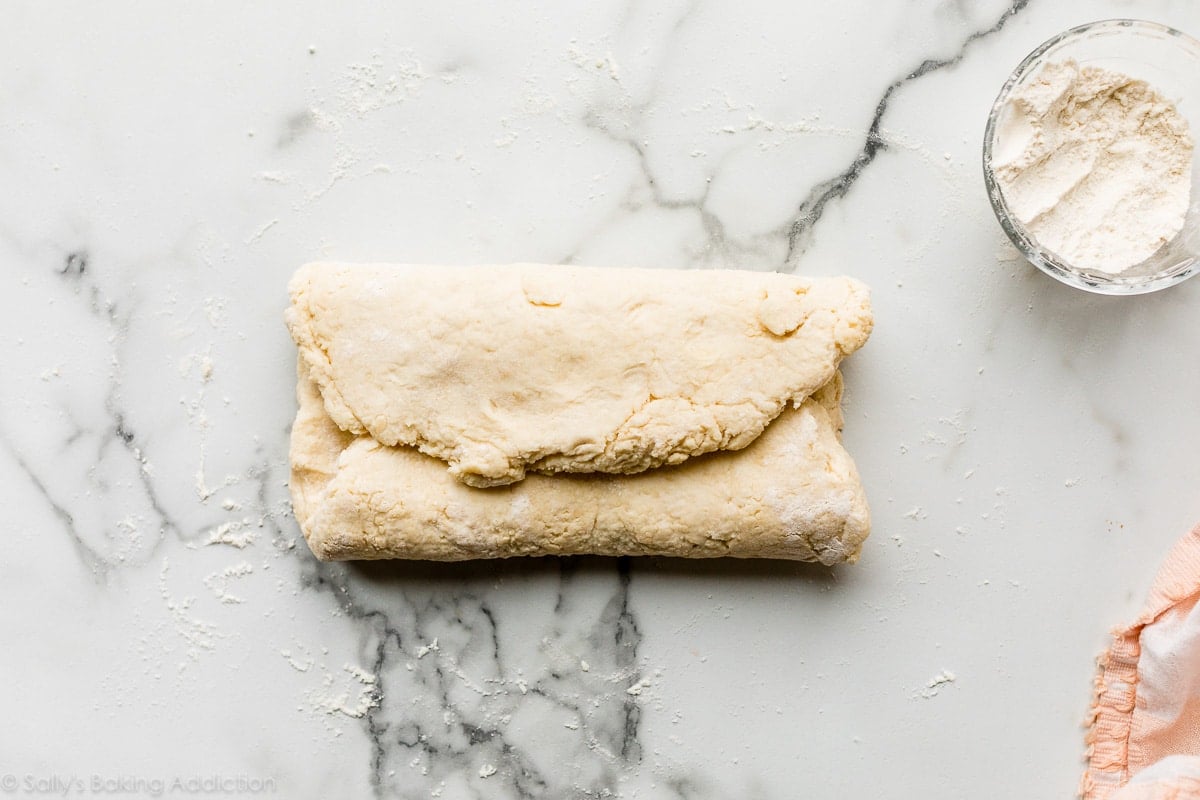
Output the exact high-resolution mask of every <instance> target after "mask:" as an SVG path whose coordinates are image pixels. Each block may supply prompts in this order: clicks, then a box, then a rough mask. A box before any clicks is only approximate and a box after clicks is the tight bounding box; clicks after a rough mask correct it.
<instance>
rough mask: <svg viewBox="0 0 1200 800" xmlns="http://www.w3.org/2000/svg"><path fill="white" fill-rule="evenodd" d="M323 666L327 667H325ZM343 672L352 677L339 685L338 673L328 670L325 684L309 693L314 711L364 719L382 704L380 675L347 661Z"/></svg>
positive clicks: (324, 679) (323, 682)
mask: <svg viewBox="0 0 1200 800" xmlns="http://www.w3.org/2000/svg"><path fill="white" fill-rule="evenodd" d="M322 670H323V671H325V669H324V667H322ZM342 672H344V673H345V674H347V675H349V676H350V680H348V681H343V683H342V685H340V686H335V683H336V682H337V681H336V678H335V676H334V675H333V674H332V673H330V672H328V671H325V676H324V678H323V679H322V681H321V688H320V689H315V690H313V691H311V692H309V693H308V700H309V703H310V705H311V707H312V709H313V710H314V711H318V712H321V713H324V714H328V715H333V714H342V715H344V716H347V717H353V718H354V719H361V718H363V717H365V716H366V715H367V713H368V712H369V711H370V710H371V709H373V708H375V707H376V706H378V705H379V701H380V694H379V688H378V686H377V683H378V678H377V676H376V675H375V674H374V673H371V672H368V671H366V670H364V669H362V668H361V667H356V666H354V665H352V664H345V665H343V666H342ZM354 695H356V696H354Z"/></svg>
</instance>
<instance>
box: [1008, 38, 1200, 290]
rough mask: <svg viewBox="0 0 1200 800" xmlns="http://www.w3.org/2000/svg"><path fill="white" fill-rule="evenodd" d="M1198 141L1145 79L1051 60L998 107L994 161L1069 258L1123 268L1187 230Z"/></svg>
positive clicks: (1037, 225) (1047, 239)
mask: <svg viewBox="0 0 1200 800" xmlns="http://www.w3.org/2000/svg"><path fill="white" fill-rule="evenodd" d="M1192 151H1193V142H1192V137H1191V134H1190V132H1189V131H1188V124H1187V120H1186V119H1185V118H1184V117H1183V116H1182V115H1181V114H1180V113H1179V111H1178V109H1176V107H1175V104H1174V103H1172V102H1171V101H1170V100H1169V99H1167V98H1166V97H1164V96H1163V95H1161V94H1160V93H1159V92H1158V91H1157V90H1156V89H1154V88H1153V87H1152V86H1150V85H1149V84H1147V83H1146V82H1145V81H1141V80H1137V79H1135V78H1132V77H1130V76H1128V75H1123V74H1121V73H1119V72H1113V71H1110V70H1106V69H1102V68H1100V67H1092V66H1089V67H1081V66H1080V65H1079V64H1078V63H1076V62H1075V61H1073V60H1068V61H1062V62H1058V63H1051V64H1047V65H1046V66H1044V67H1042V69H1041V71H1040V72H1039V73H1038V74H1037V75H1035V76H1034V77H1033V78H1031V79H1030V80H1029V81H1027V82H1026V83H1025V84H1024V85H1023V86H1019V87H1017V88H1016V89H1015V90H1014V91H1013V93H1012V96H1011V97H1010V98H1009V100H1008V103H1007V105H1006V107H1005V109H1004V111H1003V113H1002V116H1001V120H1000V127H999V129H998V131H997V137H996V147H995V150H994V153H993V168H994V170H995V174H996V179H997V182H998V183H999V185H1000V189H1001V192H1002V194H1003V195H1004V200H1005V202H1006V203H1007V205H1008V207H1009V210H1010V211H1011V212H1012V213H1013V215H1014V216H1015V217H1016V218H1017V219H1019V220H1020V221H1021V222H1022V223H1023V224H1025V225H1026V226H1027V227H1028V229H1029V231H1030V232H1031V233H1032V234H1033V235H1034V236H1035V237H1036V238H1037V240H1038V242H1039V243H1040V244H1041V245H1043V246H1044V247H1046V248H1047V249H1049V250H1051V251H1052V252H1054V253H1056V254H1058V255H1059V256H1061V257H1062V258H1063V259H1064V260H1066V261H1067V262H1068V263H1070V264H1071V265H1073V266H1075V267H1078V268H1081V269H1085V270H1091V271H1095V272H1101V273H1107V274H1119V273H1121V272H1124V271H1125V270H1127V269H1129V268H1130V267H1133V266H1135V265H1137V264H1140V263H1141V262H1143V261H1145V260H1146V259H1147V258H1149V257H1150V256H1152V255H1154V253H1155V252H1157V251H1158V250H1159V248H1161V247H1162V246H1163V245H1165V244H1167V243H1168V242H1170V241H1171V240H1172V239H1174V238H1175V236H1176V235H1178V233H1179V232H1180V230H1182V228H1183V224H1184V217H1185V215H1186V213H1187V209H1188V204H1189V202H1190V196H1191V174H1192Z"/></svg>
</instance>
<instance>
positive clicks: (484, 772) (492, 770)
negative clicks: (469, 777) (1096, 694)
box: [479, 764, 496, 778]
mask: <svg viewBox="0 0 1200 800" xmlns="http://www.w3.org/2000/svg"><path fill="white" fill-rule="evenodd" d="M495 774H496V767H495V766H494V765H492V764H484V765H483V766H482V767H480V768H479V777H481V778H490V777H492V776H493V775H495Z"/></svg>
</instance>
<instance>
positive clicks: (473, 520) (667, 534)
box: [291, 359, 870, 564]
mask: <svg viewBox="0 0 1200 800" xmlns="http://www.w3.org/2000/svg"><path fill="white" fill-rule="evenodd" d="M299 378H300V380H299V392H298V394H299V401H300V410H299V412H298V414H297V416H296V421H295V424H294V426H293V428H292V445H291V460H292V479H291V489H292V498H293V506H294V509H295V513H296V519H297V520H298V521H299V523H300V526H301V528H302V530H303V532H304V536H305V538H306V539H307V540H308V544H309V546H310V547H311V548H312V551H313V552H314V553H315V554H316V555H317V557H318V558H321V559H323V560H344V559H380V558H411V559H428V560H437V561H460V560H466V559H476V558H502V557H507V556H532V555H567V554H573V553H592V554H599V555H669V556H684V557H691V558H708V557H716V556H734V557H740V558H787V559H797V560H802V561H820V562H821V563H823V564H835V563H839V562H843V561H848V562H853V561H856V560H857V559H858V554H859V550H860V549H861V546H862V543H863V540H864V539H866V537H867V533H868V531H869V524H870V523H869V514H868V510H867V503H866V498H865V496H864V494H863V490H862V487H861V485H860V484H859V481H858V475H857V473H856V471H855V468H854V463H853V461H852V460H851V459H850V456H849V455H848V454H847V453H846V451H845V450H844V449H843V448H842V446H841V444H840V442H839V438H838V432H839V430H840V428H841V422H842V417H841V411H840V408H839V406H838V402H839V400H840V396H841V378H840V374H838V373H834V374H833V376H831V379H830V381H829V382H828V383H827V384H826V386H824V387H823V388H821V389H820V390H819V391H818V392H817V393H816V394H815V395H813V396H812V397H810V398H808V399H807V400H805V401H803V402H802V403H801V404H800V405H799V407H798V408H794V409H788V410H785V411H784V412H783V413H782V414H781V415H780V416H779V418H778V419H776V420H775V421H774V422H773V423H772V424H771V425H769V426H768V427H767V429H766V431H765V432H764V433H763V434H762V435H761V436H759V437H758V438H757V439H755V440H754V441H753V442H752V443H751V444H750V445H749V446H747V447H746V448H744V449H742V450H737V451H730V452H720V453H711V454H709V455H705V456H700V457H697V458H691V459H688V460H687V461H686V462H685V463H683V464H680V465H677V466H669V467H662V468H659V469H655V470H651V471H647V472H642V473H640V474H637V475H629V476H614V475H605V474H592V475H541V474H531V475H529V476H528V477H526V478H525V479H524V480H523V481H521V482H519V483H514V484H511V485H508V486H501V487H493V488H475V487H471V486H467V485H464V484H463V483H462V482H460V481H458V480H456V479H455V478H454V477H453V476H452V475H451V474H450V473H449V472H448V471H447V470H446V466H445V464H444V462H442V461H439V460H437V459H435V458H433V457H431V456H428V455H423V454H421V453H419V452H417V451H416V450H414V449H413V448H411V447H405V446H399V447H396V446H388V445H384V444H381V443H380V442H379V441H377V440H375V439H373V438H371V436H369V435H366V434H360V435H354V434H351V433H347V432H346V431H344V430H342V429H341V428H340V427H339V426H338V424H337V423H336V422H335V421H334V419H333V418H331V417H330V415H329V414H328V413H327V412H326V408H325V405H326V404H325V403H324V402H323V401H322V397H321V394H320V391H319V389H318V387H317V384H316V383H315V381H314V380H313V379H312V378H311V377H310V373H309V367H308V366H307V364H306V362H305V361H304V360H303V359H302V360H301V362H300V364H299Z"/></svg>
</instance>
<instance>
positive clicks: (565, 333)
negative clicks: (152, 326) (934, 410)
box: [286, 263, 872, 487]
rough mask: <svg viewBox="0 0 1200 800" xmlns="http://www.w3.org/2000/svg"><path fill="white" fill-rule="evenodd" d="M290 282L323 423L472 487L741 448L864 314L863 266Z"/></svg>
mask: <svg viewBox="0 0 1200 800" xmlns="http://www.w3.org/2000/svg"><path fill="white" fill-rule="evenodd" d="M289 289H290V293H291V300H292V303H291V306H290V308H289V309H288V311H287V315H286V318H287V324H288V328H289V329H290V331H291V334H292V337H293V338H294V339H295V341H296V344H297V345H298V347H299V349H300V357H301V359H302V361H303V363H304V365H305V366H306V367H307V369H308V373H309V375H310V376H311V377H312V379H313V381H314V382H315V383H316V385H317V387H318V389H319V390H320V393H321V397H322V400H323V402H324V406H325V410H326V412H327V413H328V414H329V416H330V418H331V419H332V420H333V421H334V423H336V424H337V426H338V427H339V428H340V429H341V430H343V431H345V432H346V433H348V434H354V435H363V434H367V435H370V436H371V437H372V438H373V439H375V440H376V441H378V442H379V443H381V444H384V445H388V446H393V445H398V444H400V445H409V446H413V447H416V448H417V449H419V450H420V451H421V452H423V453H426V454H427V455H431V456H434V457H436V458H439V459H441V460H442V461H444V462H446V463H447V464H448V467H449V470H450V472H451V473H452V474H453V475H455V476H456V477H457V478H458V479H459V480H461V481H462V482H464V483H466V484H469V485H471V486H477V487H486V486H496V485H501V484H507V483H512V482H515V481H519V480H521V479H522V478H523V477H524V476H525V473H526V471H528V470H532V471H536V472H544V473H555V472H571V473H586V472H604V473H618V474H633V473H637V472H641V471H644V470H647V469H651V468H654V467H658V466H662V465H668V464H679V463H682V462H683V461H685V460H687V459H688V458H690V457H692V456H696V455H700V454H703V453H708V452H712V451H715V450H736V449H740V448H743V447H746V446H747V445H749V444H750V443H751V442H752V441H754V440H755V438H757V437H758V435H759V434H760V433H762V432H763V430H764V429H765V428H766V426H767V425H768V424H769V423H770V422H771V421H772V420H773V419H774V418H775V417H777V416H778V415H779V413H780V412H781V411H782V410H783V409H784V407H785V406H786V405H787V404H789V403H791V404H794V405H799V404H800V403H801V402H803V401H804V400H805V398H807V397H809V396H810V395H811V394H812V393H813V392H814V391H816V390H817V389H818V388H820V387H821V386H823V385H825V384H826V383H828V382H829V381H830V380H831V379H832V378H833V375H834V372H835V370H836V369H837V367H838V364H839V363H840V362H841V359H842V358H843V357H844V356H846V355H848V354H849V353H851V352H853V351H854V350H857V349H858V348H859V347H861V346H862V344H863V343H864V342H865V341H866V339H867V337H868V335H869V334H870V330H871V326H872V316H871V310H870V302H869V299H868V292H867V289H866V287H865V286H864V285H863V284H861V283H859V282H858V281H855V280H853V279H850V278H800V277H795V276H790V275H782V274H778V273H760V272H743V271H732V270H703V271H701V270H682V271H681V270H650V269H610V268H603V269H597V268H589V267H574V266H544V265H537V264H514V265H508V266H488V267H429V266H417V265H348V264H335V263H316V264H308V265H306V266H304V267H302V268H301V269H300V270H299V271H298V272H297V273H296V275H295V276H294V277H293V279H292V281H291V284H290V286H289Z"/></svg>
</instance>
